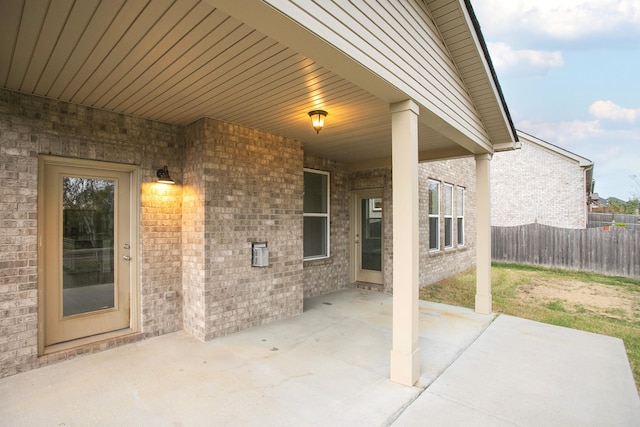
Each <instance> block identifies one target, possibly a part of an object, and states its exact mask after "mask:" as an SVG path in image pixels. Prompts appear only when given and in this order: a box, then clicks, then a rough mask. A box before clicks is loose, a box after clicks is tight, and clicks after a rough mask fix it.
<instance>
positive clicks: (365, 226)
mask: <svg viewBox="0 0 640 427" xmlns="http://www.w3.org/2000/svg"><path fill="white" fill-rule="evenodd" d="M360 203H361V206H360V211H361V213H360V214H361V218H362V219H361V221H360V226H361V234H360V236H361V245H360V259H361V268H362V269H363V270H373V271H382V199H380V198H373V199H361V200H360Z"/></svg>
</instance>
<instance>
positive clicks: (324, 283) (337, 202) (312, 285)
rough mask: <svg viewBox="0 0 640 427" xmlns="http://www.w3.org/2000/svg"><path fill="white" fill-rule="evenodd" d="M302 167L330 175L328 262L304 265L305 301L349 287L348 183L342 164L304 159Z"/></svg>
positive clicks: (317, 159) (308, 262)
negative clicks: (329, 255) (329, 254)
mask: <svg viewBox="0 0 640 427" xmlns="http://www.w3.org/2000/svg"><path fill="white" fill-rule="evenodd" d="M304 167H306V168H310V169H317V170H322V171H328V172H330V174H331V175H330V178H329V194H330V201H329V205H330V209H331V211H330V221H331V227H330V236H329V241H330V245H331V247H330V253H331V257H330V258H327V259H318V260H311V261H305V262H304V296H305V298H308V297H312V296H316V295H320V294H324V293H327V292H331V291H335V290H337V289H341V288H344V287H346V286H348V285H349V230H350V228H349V227H350V224H349V218H350V212H349V197H350V194H349V183H348V179H347V172H346V169H345V166H344V164H342V163H339V162H335V161H332V160H327V159H322V158H318V157H313V156H305V158H304Z"/></svg>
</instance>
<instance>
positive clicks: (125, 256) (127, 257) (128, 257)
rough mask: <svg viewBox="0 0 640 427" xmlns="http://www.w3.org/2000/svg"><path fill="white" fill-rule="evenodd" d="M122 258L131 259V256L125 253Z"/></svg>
mask: <svg viewBox="0 0 640 427" xmlns="http://www.w3.org/2000/svg"><path fill="white" fill-rule="evenodd" d="M122 259H123V260H125V261H131V257H130V256H129V255H124V256H123V257H122Z"/></svg>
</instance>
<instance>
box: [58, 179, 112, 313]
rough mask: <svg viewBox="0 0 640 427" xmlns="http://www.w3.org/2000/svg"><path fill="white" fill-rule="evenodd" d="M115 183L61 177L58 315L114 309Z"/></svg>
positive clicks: (102, 180) (103, 180)
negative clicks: (60, 286)
mask: <svg viewBox="0 0 640 427" xmlns="http://www.w3.org/2000/svg"><path fill="white" fill-rule="evenodd" d="M115 184H116V183H115V181H113V180H107V179H92V178H81V177H73V176H64V177H63V178H62V266H63V268H62V270H63V274H62V280H63V285H62V288H63V299H62V307H63V316H73V315H75V314H81V313H87V312H90V311H96V310H104V309H109V308H114V306H115V305H114V304H115V296H114V276H113V273H114V265H113V261H114V259H113V258H114V250H113V242H114V237H115V236H114V225H115V221H114V220H115V218H114V205H115V200H114V195H115V186H116V185H115Z"/></svg>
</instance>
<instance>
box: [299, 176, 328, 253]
mask: <svg viewBox="0 0 640 427" xmlns="http://www.w3.org/2000/svg"><path fill="white" fill-rule="evenodd" d="M305 173H313V174H317V175H325V176H326V177H327V184H326V185H327V188H326V195H327V200H326V212H324V213H322V212H305V211H304V193H303V203H302V218H303V223H304V218H325V220H326V235H325V241H326V254H322V255H311V256H304V225H303V234H302V240H303V241H302V246H303V249H302V259H303V261H312V260H317V259H326V258H329V257H330V256H331V172H329V171H323V170H318V169H311V168H303V175H302V176H303V179H302V182H303V188H304V174H305Z"/></svg>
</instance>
